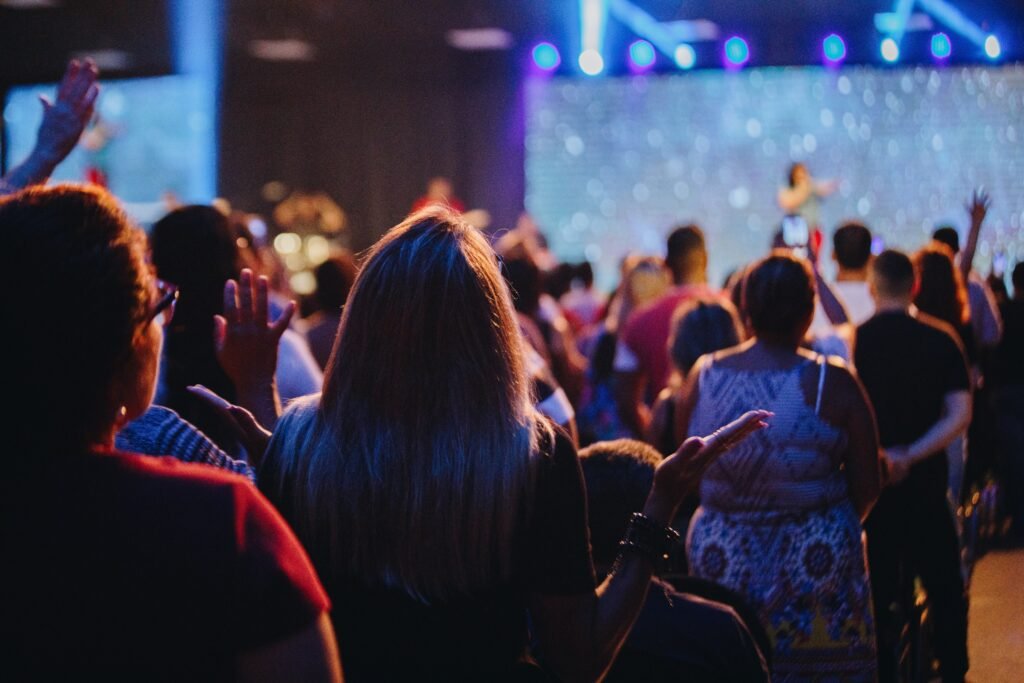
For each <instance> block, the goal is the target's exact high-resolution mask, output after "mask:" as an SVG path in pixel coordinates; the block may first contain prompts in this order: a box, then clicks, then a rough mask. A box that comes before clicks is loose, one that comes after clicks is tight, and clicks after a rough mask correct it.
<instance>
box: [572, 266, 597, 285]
mask: <svg viewBox="0 0 1024 683" xmlns="http://www.w3.org/2000/svg"><path fill="white" fill-rule="evenodd" d="M573 279H574V280H578V281H579V283H580V284H581V285H583V288H584V289H590V288H591V287H593V286H594V267H593V266H592V265H591V264H590V261H580V262H579V263H577V264H576V273H575V275H574V277H573Z"/></svg>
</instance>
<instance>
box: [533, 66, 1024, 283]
mask: <svg viewBox="0 0 1024 683" xmlns="http://www.w3.org/2000/svg"><path fill="white" fill-rule="evenodd" d="M526 103H527V106H526V110H527V113H526V117H527V134H526V178H527V196H526V205H527V209H528V210H529V211H530V212H531V213H532V214H533V215H534V217H535V218H536V220H537V222H538V223H539V224H540V225H541V226H542V228H543V229H544V231H545V233H546V235H547V237H548V240H549V242H550V245H551V247H552V249H553V250H554V251H555V253H556V254H557V255H559V256H560V257H561V258H562V259H565V260H578V259H581V258H584V257H585V258H588V259H589V260H591V261H592V262H594V263H595V265H596V266H597V270H598V273H599V281H600V283H601V284H603V285H604V286H606V287H607V286H609V285H611V284H613V283H614V281H615V278H616V277H617V267H618V261H619V259H620V258H621V257H622V256H623V255H625V254H626V253H627V252H630V251H640V252H646V253H654V254H662V253H663V251H664V241H665V235H666V234H667V232H668V231H669V230H670V229H671V227H672V226H673V225H675V224H678V223H680V222H682V221H689V220H695V221H697V222H698V223H700V224H701V225H702V226H703V227H704V228H705V230H706V232H707V236H708V243H709V251H710V254H711V277H712V279H713V281H714V282H720V281H721V279H722V278H723V277H724V276H725V275H726V274H727V273H728V272H729V271H731V270H732V269H733V268H735V267H736V266H738V265H740V264H743V263H746V262H748V261H750V260H752V259H755V258H757V257H758V256H760V255H761V254H763V253H764V251H765V249H766V248H767V247H768V245H769V243H770V242H771V238H772V235H773V234H774V232H775V230H776V229H777V225H778V223H779V220H780V219H781V216H782V212H781V211H780V209H779V208H778V206H777V204H776V195H777V193H778V190H779V188H780V187H781V186H782V185H783V184H784V182H785V174H786V171H787V169H788V167H789V164H790V163H792V162H793V161H804V162H806V163H807V164H808V166H809V168H810V169H811V172H812V173H813V174H814V175H815V177H817V178H819V179H827V178H836V179H838V180H839V181H840V184H839V189H838V191H837V192H836V193H835V194H834V195H832V196H831V197H829V198H828V199H826V200H824V202H823V204H822V220H823V223H824V225H825V229H826V232H827V233H828V235H829V236H830V234H831V231H832V229H834V227H835V226H836V224H837V223H838V222H839V221H841V220H842V219H844V218H858V219H860V220H863V221H864V222H865V223H866V224H867V225H868V226H869V227H871V228H872V230H874V231H875V233H876V234H878V235H881V237H882V238H883V239H884V241H885V243H886V244H887V245H889V246H895V247H899V248H903V249H914V248H916V247H918V246H920V245H921V244H922V243H923V242H924V241H925V240H926V239H927V238H928V236H929V235H930V234H931V231H932V229H933V228H934V227H935V225H936V224H937V223H949V224H952V225H954V226H956V227H957V228H959V229H960V230H961V231H963V230H965V229H966V227H967V217H966V213H965V211H964V209H963V204H964V201H965V199H966V198H967V197H968V195H969V194H970V191H971V189H972V188H974V187H976V186H979V185H980V186H984V187H985V188H986V189H987V190H988V191H989V192H990V193H991V195H992V201H993V209H992V211H991V212H990V214H989V219H988V220H987V221H986V224H985V229H984V230H983V233H982V238H981V243H980V245H979V248H978V256H977V259H976V262H975V263H976V266H977V267H978V270H979V271H980V272H982V273H987V272H988V269H989V268H990V265H991V263H992V260H993V257H994V256H996V255H999V256H1000V257H1003V256H1005V258H1006V260H1007V262H1008V263H1009V264H1010V266H1011V267H1012V264H1013V263H1014V262H1015V261H1016V260H1020V259H1024V178H1022V175H1024V65H1012V66H1004V67H968V68H927V67H911V68H906V69H885V70H879V69H872V68H868V67H856V68H847V69H843V70H840V71H835V70H826V69H821V68H812V67H803V68H771V69H751V70H747V71H741V72H722V71H704V72H698V73H690V74H681V75H668V76H636V77H631V78H607V79H596V80H586V81H584V80H578V79H569V78H555V79H536V80H531V81H530V82H529V83H528V84H527V90H526ZM826 243H830V240H829V239H826Z"/></svg>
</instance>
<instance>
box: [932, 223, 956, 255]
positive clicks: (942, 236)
mask: <svg viewBox="0 0 1024 683" xmlns="http://www.w3.org/2000/svg"><path fill="white" fill-rule="evenodd" d="M932 239H933V240H935V241H936V242H941V243H942V244H945V245H946V246H947V247H949V248H950V249H952V250H953V255H954V256H955V255H956V254H959V253H960V233H958V232H957V231H956V228H954V227H952V226H950V225H943V226H941V227H939V228H937V229H936V230H935V232H933V233H932Z"/></svg>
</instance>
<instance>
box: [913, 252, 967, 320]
mask: <svg viewBox="0 0 1024 683" xmlns="http://www.w3.org/2000/svg"><path fill="white" fill-rule="evenodd" d="M914 266H915V267H916V269H917V273H918V288H917V294H916V295H915V296H914V305H915V306H917V308H918V309H920V310H921V311H922V312H924V313H927V314H928V315H930V316H932V317H935V318H938V319H939V320H942V321H943V322H946V323H948V324H949V325H951V326H952V327H953V328H954V329H957V328H959V327H960V326H961V325H963V324H965V323H966V322H967V320H968V317H969V308H968V305H967V288H966V286H965V285H964V282H963V277H962V276H961V275H960V271H959V269H958V268H957V267H956V265H955V264H954V263H953V251H952V249H950V248H949V247H948V246H947V245H946V244H944V243H942V242H938V241H933V242H931V243H930V244H928V245H925V246H924V247H922V248H921V249H920V250H918V251H917V253H915V254H914Z"/></svg>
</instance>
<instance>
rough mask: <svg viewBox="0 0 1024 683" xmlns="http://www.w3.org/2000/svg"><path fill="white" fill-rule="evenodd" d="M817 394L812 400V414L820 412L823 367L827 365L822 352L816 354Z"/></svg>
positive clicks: (823, 388)
mask: <svg viewBox="0 0 1024 683" xmlns="http://www.w3.org/2000/svg"><path fill="white" fill-rule="evenodd" d="M817 362H818V368H819V370H818V396H817V398H816V399H815V400H814V414H815V415H820V414H821V396H822V394H823V393H824V391H825V368H826V367H827V366H828V362H827V360H826V358H825V355H824V354H820V353H819V354H818V361H817Z"/></svg>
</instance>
